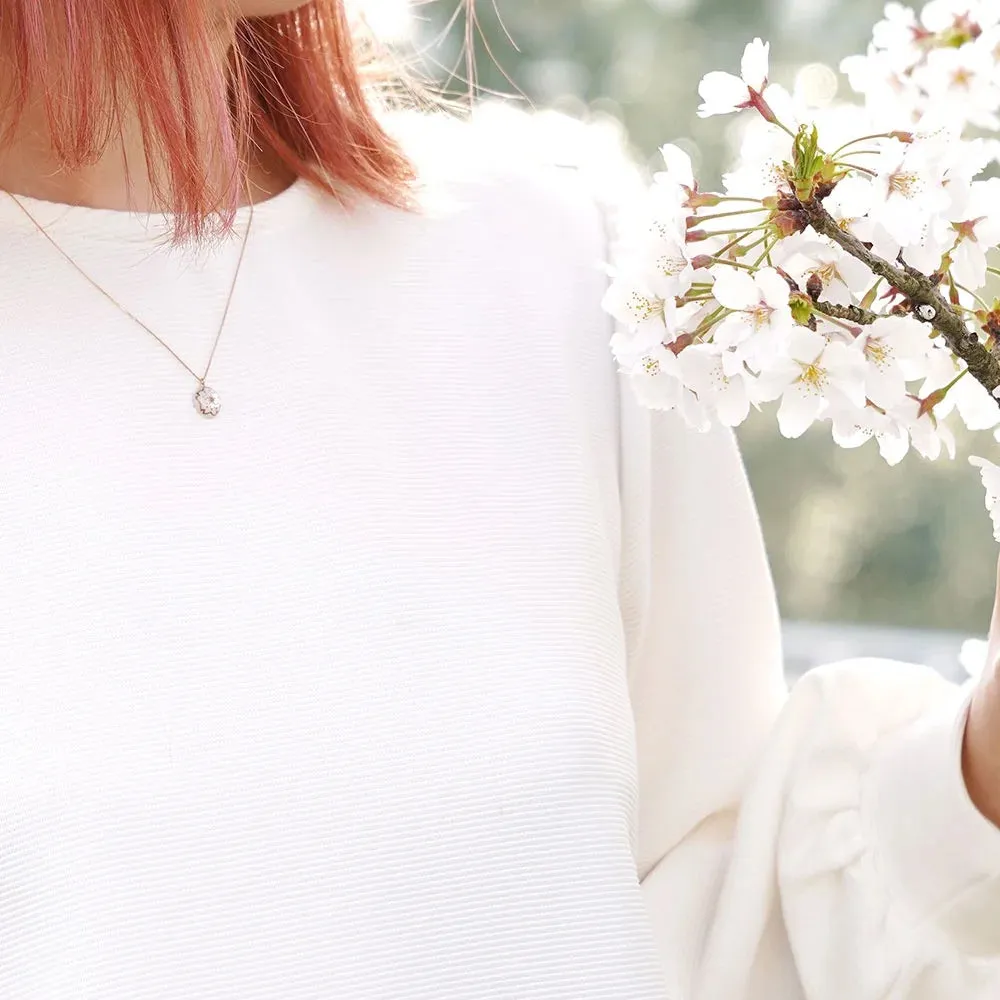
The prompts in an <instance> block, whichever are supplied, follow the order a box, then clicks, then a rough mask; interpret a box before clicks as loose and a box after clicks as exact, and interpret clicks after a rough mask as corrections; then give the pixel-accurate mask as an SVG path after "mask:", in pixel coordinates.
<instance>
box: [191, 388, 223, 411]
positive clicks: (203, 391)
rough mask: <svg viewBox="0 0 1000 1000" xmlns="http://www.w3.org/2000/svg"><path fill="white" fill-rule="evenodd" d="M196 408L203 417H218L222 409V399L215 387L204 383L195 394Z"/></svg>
mask: <svg viewBox="0 0 1000 1000" xmlns="http://www.w3.org/2000/svg"><path fill="white" fill-rule="evenodd" d="M194 408H195V409H196V410H197V411H198V412H199V413H200V414H201V415H202V416H203V417H217V416H218V415H219V411H220V410H221V409H222V400H221V398H220V397H219V394H218V393H217V392H216V391H215V390H214V389H212V388H211V387H209V386H207V385H202V386H201V388H200V389H199V390H198V391H197V392H196V393H195V394H194Z"/></svg>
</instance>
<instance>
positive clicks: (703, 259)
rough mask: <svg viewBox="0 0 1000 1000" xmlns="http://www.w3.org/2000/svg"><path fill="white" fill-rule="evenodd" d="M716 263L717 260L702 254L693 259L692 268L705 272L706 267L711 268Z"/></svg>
mask: <svg viewBox="0 0 1000 1000" xmlns="http://www.w3.org/2000/svg"><path fill="white" fill-rule="evenodd" d="M714 263H715V258H714V257H712V256H710V255H709V254H707V253H700V254H698V256H697V257H692V258H691V266H692V267H693V268H694V269H695V270H696V271H704V270H705V268H706V267H711V266H712V265H713V264H714Z"/></svg>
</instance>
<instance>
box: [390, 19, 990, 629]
mask: <svg viewBox="0 0 1000 1000" xmlns="http://www.w3.org/2000/svg"><path fill="white" fill-rule="evenodd" d="M456 2H457V0H430V2H424V3H420V4H418V5H417V6H415V7H411V8H410V12H411V13H410V15H409V16H410V17H411V18H412V19H413V20H414V21H415V22H416V28H415V30H414V32H413V34H412V36H411V43H412V44H413V45H414V46H415V48H416V49H418V50H419V51H420V52H421V54H422V55H421V62H420V65H421V66H422V69H423V72H425V73H427V74H431V75H433V76H434V77H435V78H437V79H439V80H443V79H446V78H447V76H448V71H449V70H450V69H454V68H457V69H458V70H459V71H460V72H462V71H463V70H464V66H463V63H462V55H461V47H462V41H463V37H464V34H463V29H464V25H463V24H462V23H461V22H459V23H456V24H455V25H454V26H453V27H452V30H451V31H450V32H449V31H446V30H444V29H445V28H446V27H447V24H448V22H449V19H450V18H451V17H452V15H453V14H454V12H455V7H456ZM386 3H390V4H391V0H383V10H384V11H386V12H387V13H386V16H387V17H388V16H390V13H389V7H386V6H384V5H385V4H386ZM376 6H377V5H376ZM882 7H883V4H882V2H881V0H761V2H749V0H496V4H495V6H494V3H493V0H478V2H477V4H476V8H475V9H476V14H477V18H478V21H479V27H480V34H479V35H477V40H476V61H477V65H478V75H479V83H480V86H481V87H482V88H484V89H490V90H496V91H501V92H505V93H511V92H513V91H514V87H515V85H516V88H518V89H519V90H520V91H521V92H522V95H523V97H524V98H526V99H528V100H530V102H532V103H533V104H535V105H537V106H541V107H547V106H556V107H560V108H562V109H564V110H567V111H569V112H570V113H572V114H574V115H577V116H582V117H586V116H588V115H598V116H600V115H612V116H614V117H616V118H618V119H620V120H621V121H622V122H623V123H624V124H625V126H626V127H627V130H628V134H629V136H630V139H631V141H632V142H633V143H634V145H635V148H636V154H637V156H639V158H640V159H641V160H642V161H644V162H646V163H648V164H649V165H651V166H652V165H654V164H655V161H656V158H655V152H656V149H657V147H658V146H659V145H660V144H662V143H663V142H666V141H680V142H681V144H682V145H684V146H685V147H686V148H688V149H689V150H691V151H692V152H694V153H695V155H696V159H697V161H698V162H699V164H700V167H699V169H700V172H701V176H702V177H703V180H704V183H705V186H712V187H714V186H715V185H716V184H717V182H718V178H719V176H720V173H721V170H722V169H723V167H724V165H725V162H726V159H727V156H728V150H729V148H730V145H731V141H732V133H731V129H732V128H733V125H732V119H718V118H715V119H709V120H706V121H702V120H699V119H698V118H697V117H696V115H695V108H696V106H697V93H696V91H697V84H698V81H699V79H700V78H701V76H702V75H703V74H704V73H705V72H707V71H709V70H711V69H728V70H732V69H734V68H736V67H737V66H738V65H739V57H740V54H741V52H742V49H743V46H744V45H745V43H746V42H747V41H748V40H749V39H751V38H753V37H754V36H755V35H760V36H761V37H763V38H764V39H765V40H769V41H770V42H771V43H772V79H773V80H774V81H776V82H780V83H782V84H784V85H786V86H788V87H792V86H793V85H794V84H795V81H796V78H797V76H798V74H799V73H800V72H801V71H802V67H804V66H807V67H810V68H809V69H808V70H806V73H808V74H811V77H810V78H811V79H812V80H813V81H816V80H818V81H819V82H820V84H821V85H822V86H829V85H830V84H832V82H833V76H832V73H831V72H830V71H831V70H833V71H835V70H836V67H837V66H838V64H839V62H840V59H841V58H842V57H843V56H846V55H849V54H852V53H854V52H861V51H863V50H864V47H865V45H866V43H867V40H868V38H869V37H870V34H871V28H872V25H873V24H874V23H875V21H876V20H878V19H879V17H880V15H881V12H882ZM508 36H509V37H508ZM508 78H509V79H508ZM799 79H800V80H801V79H802V77H799ZM511 81H513V83H512V82H511ZM464 86H465V83H464V79H463V80H458V81H454V87H455V88H456V89H458V90H461V89H462V88H463V87H464ZM837 97H838V99H840V98H842V99H850V97H851V95H850V92H849V90H848V88H847V85H846V82H845V81H844V80H843V78H840V89H839V92H838V94H837ZM740 437H741V440H742V444H743V449H744V455H745V458H746V462H747V466H748V469H749V473H750V477H751V480H752V482H753V486H754V489H755V492H756V495H757V500H758V504H759V507H760V511H761V516H762V519H763V523H764V530H765V534H766V536H767V542H768V547H769V551H770V555H771V560H772V565H773V567H774V573H775V578H776V581H777V585H778V590H779V596H780V600H781V605H782V611H783V614H784V615H785V617H786V618H787V619H792V620H806V621H813V622H838V623H878V624H880V625H891V626H899V627H904V628H907V629H914V628H916V629H935V628H940V629H952V630H959V631H962V632H965V633H967V634H970V635H975V634H981V633H982V632H984V631H985V628H986V625H987V623H988V620H989V614H990V610H991V607H992V603H993V585H994V574H995V565H996V556H997V552H996V545H995V543H994V542H993V539H992V534H991V529H990V522H989V518H988V517H987V516H986V512H985V510H984V508H983V497H982V490H981V487H980V485H979V482H978V478H977V476H976V475H975V470H973V469H972V468H971V467H970V466H969V465H968V464H967V463H966V461H965V455H967V454H968V452H969V450H970V448H972V450H976V448H978V449H979V450H983V449H985V453H986V454H991V453H992V451H994V450H995V449H996V447H997V446H996V445H995V443H994V442H993V440H992V438H991V437H989V436H986V435H979V436H978V437H977V439H975V440H970V439H969V438H971V436H968V437H967V438H963V439H960V441H959V446H960V453H959V458H958V460H957V461H955V462H949V461H947V460H946V459H945V460H942V461H940V462H938V463H931V462H927V461H924V460H923V459H921V458H920V457H919V456H917V455H915V454H911V455H910V456H909V457H907V459H906V460H905V461H904V462H903V464H902V465H901V466H899V467H897V468H895V469H889V468H887V467H886V466H885V464H884V463H883V461H882V459H881V458H880V457H879V455H878V452H877V449H876V447H875V445H874V444H869V445H867V446H866V447H864V448H863V449H860V450H857V451H844V450H841V449H838V448H836V447H835V446H834V445H833V444H832V443H831V441H830V439H829V430H828V428H827V427H826V426H825V425H823V426H819V427H816V428H814V429H813V430H812V431H811V432H810V433H808V434H807V435H806V436H805V437H804V438H802V439H800V440H798V441H785V440H783V439H781V438H780V436H779V434H778V431H777V426H776V423H775V421H774V418H773V416H756V417H755V418H753V419H752V420H751V421H750V422H749V423H748V424H747V425H745V426H744V427H743V428H741V431H740ZM973 446H975V447H973Z"/></svg>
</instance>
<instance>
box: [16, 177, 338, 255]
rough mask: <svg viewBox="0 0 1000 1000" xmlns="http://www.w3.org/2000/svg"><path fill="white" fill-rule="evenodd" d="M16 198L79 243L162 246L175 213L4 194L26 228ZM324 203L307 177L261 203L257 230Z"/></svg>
mask: <svg viewBox="0 0 1000 1000" xmlns="http://www.w3.org/2000/svg"><path fill="white" fill-rule="evenodd" d="M14 197H16V198H17V200H18V201H19V202H20V203H21V204H22V205H23V206H24V207H25V208H26V209H27V210H28V211H29V212H30V213H31V215H32V216H33V217H34V219H35V220H36V221H37V222H38V224H39V225H41V226H42V227H43V228H44V229H45V230H46V231H47V232H49V233H50V234H51V235H53V236H62V237H78V238H80V239H85V240H102V239H109V240H115V241H119V242H137V243H142V242H145V243H163V242H164V241H165V240H166V239H168V237H169V235H170V233H171V231H172V229H173V220H174V218H175V216H174V213H170V212H144V211H137V210H135V209H126V208H93V207H91V206H88V205H71V204H68V203H65V202H58V201H48V200H46V199H44V198H33V197H29V196H27V195H20V194H18V195H14V196H12V195H11V193H10V192H8V191H0V201H2V202H3V203H5V204H6V205H7V206H8V210H9V211H5V212H4V215H9V216H10V217H11V218H13V219H18V218H20V219H21V220H22V222H23V223H24V224H25V225H26V226H30V225H31V222H30V220H29V219H27V218H26V217H25V216H24V213H23V212H21V211H20V209H19V208H18V207H17V205H16V204H15V202H14ZM324 197H325V192H323V191H321V190H320V189H319V188H318V187H316V185H314V184H312V183H311V182H310V181H309V180H307V179H306V178H305V177H301V176H300V177H296V178H295V180H293V181H292V183H291V184H289V185H288V187H286V188H285V189H284V190H283V191H279V192H278V194H275V195H271V197H269V198H266V199H264V200H263V201H260V202H257V203H256V204H255V205H254V206H253V226H254V229H255V230H258V229H263V228H268V229H271V228H274V227H276V226H280V225H285V224H287V223H288V222H290V221H292V220H293V219H295V218H298V217H300V216H301V215H303V214H304V213H306V212H308V211H309V210H310V209H314V208H315V207H316V206H317V204H318V202H319V201H320V200H321V199H323V198H324ZM250 210H251V206H250V205H243V206H241V207H240V208H238V209H237V210H236V214H235V217H234V220H233V225H234V228H235V229H237V230H239V229H242V228H243V227H244V226H245V225H246V224H247V222H249V220H250Z"/></svg>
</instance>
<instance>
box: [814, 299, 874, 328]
mask: <svg viewBox="0 0 1000 1000" xmlns="http://www.w3.org/2000/svg"><path fill="white" fill-rule="evenodd" d="M812 305H813V309H815V310H816V312H819V313H822V314H823V315H824V316H829V317H830V318H831V319H843V320H846V321H847V322H848V323H855V324H857V325H858V326H871V325H872V323H874V322H875V321H876V320H877V319H879V318H880V317H879V314H878V313H873V312H872V311H871V310H870V309H862V308H861V307H860V306H838V305H836V304H835V303H833V302H822V301H819V300H817V299H813V304H812Z"/></svg>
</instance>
